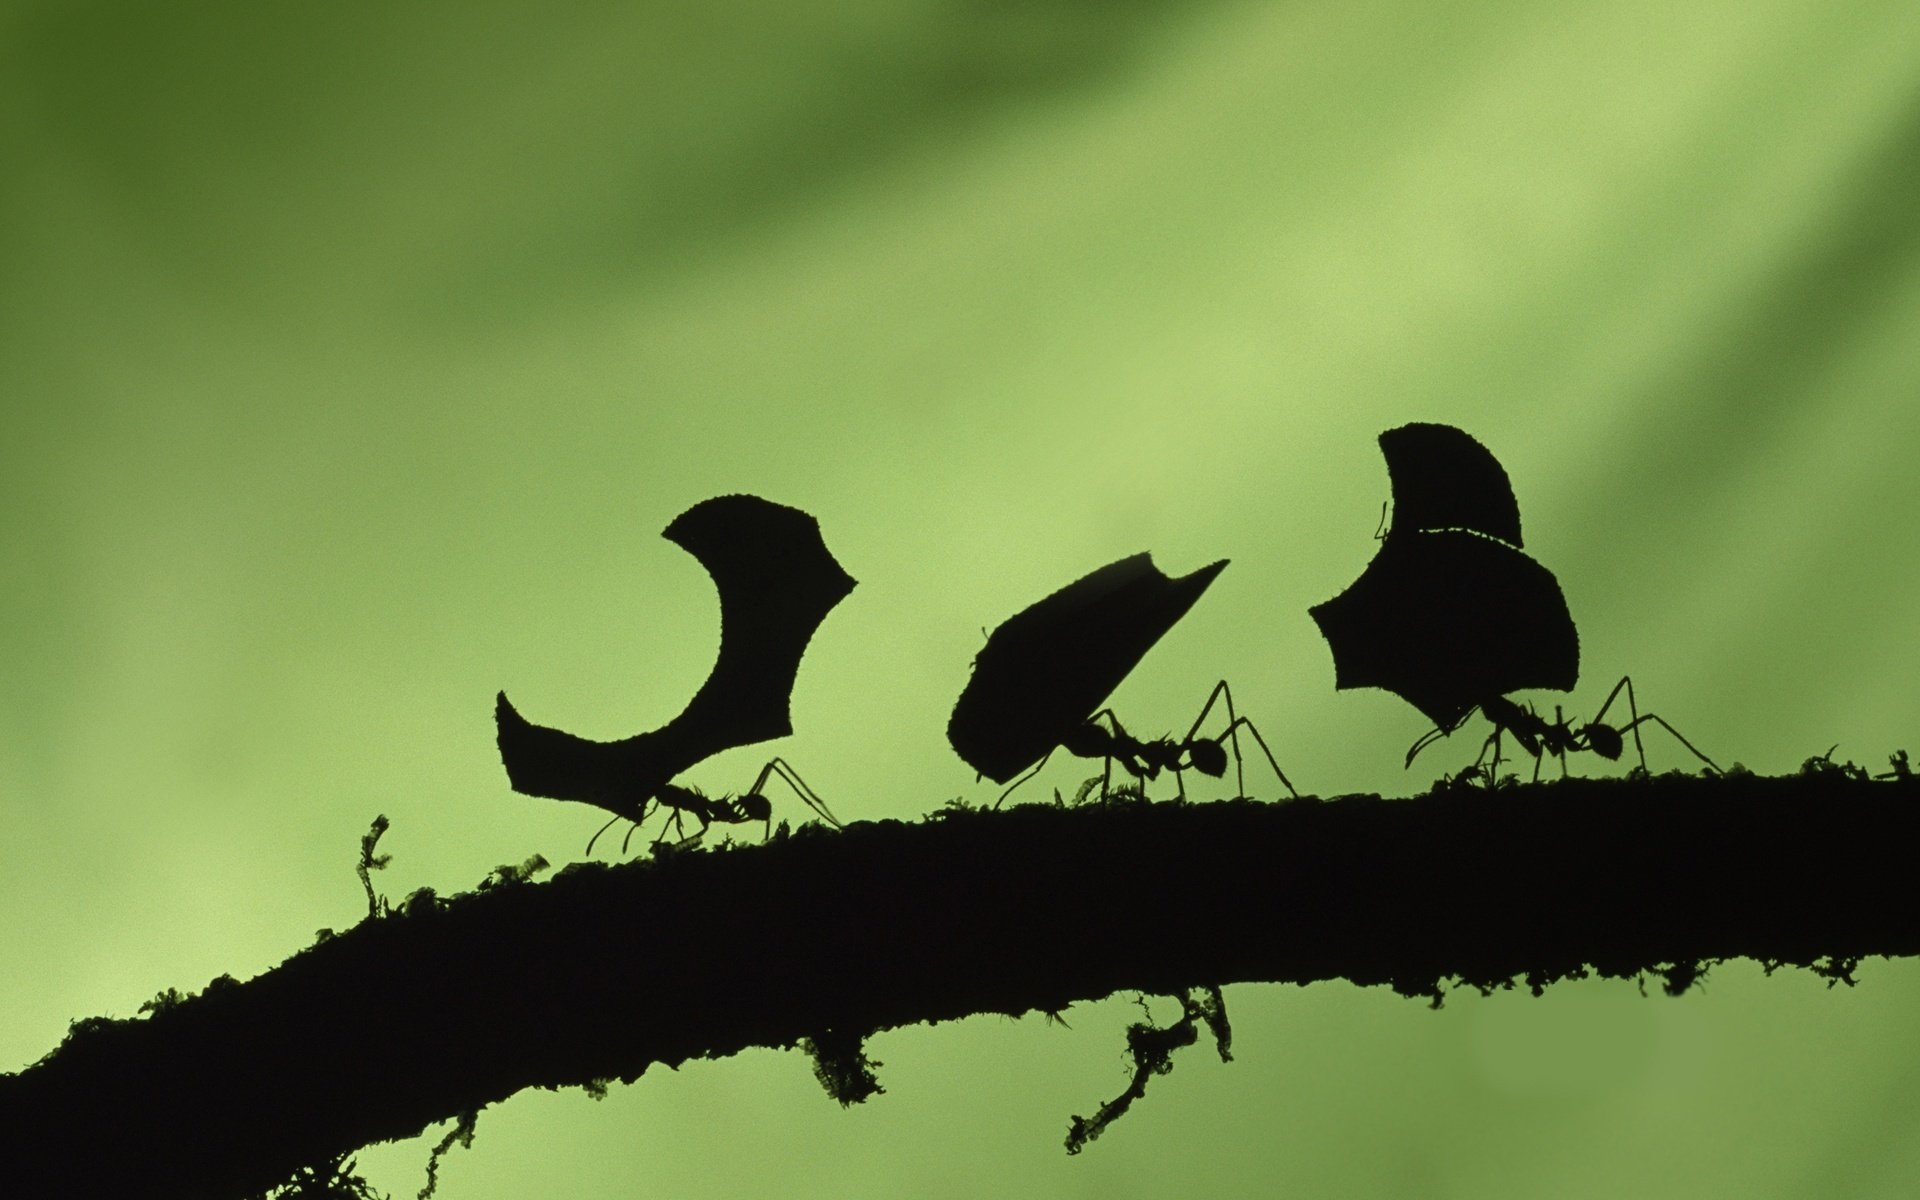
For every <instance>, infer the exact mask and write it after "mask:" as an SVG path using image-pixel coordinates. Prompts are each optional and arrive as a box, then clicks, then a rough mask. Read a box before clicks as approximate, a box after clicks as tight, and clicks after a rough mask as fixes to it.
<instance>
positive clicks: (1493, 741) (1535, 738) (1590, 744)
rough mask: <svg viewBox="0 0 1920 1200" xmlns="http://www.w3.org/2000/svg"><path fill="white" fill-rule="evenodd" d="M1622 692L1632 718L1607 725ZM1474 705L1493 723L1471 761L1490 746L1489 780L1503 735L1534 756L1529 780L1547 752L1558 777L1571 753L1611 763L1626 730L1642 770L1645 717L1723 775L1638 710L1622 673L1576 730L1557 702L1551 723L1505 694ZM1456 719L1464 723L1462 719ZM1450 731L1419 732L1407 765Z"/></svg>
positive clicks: (1651, 715)
mask: <svg viewBox="0 0 1920 1200" xmlns="http://www.w3.org/2000/svg"><path fill="white" fill-rule="evenodd" d="M1622 690H1624V691H1625V692H1626V693H1627V710H1628V711H1629V712H1630V713H1632V714H1633V716H1632V719H1631V720H1629V721H1628V722H1627V723H1626V724H1625V725H1619V726H1614V725H1607V724H1605V723H1604V722H1603V721H1602V718H1604V717H1605V716H1606V715H1607V710H1608V709H1609V708H1612V707H1613V702H1614V701H1615V700H1616V699H1618V698H1619V696H1620V693H1621V691H1622ZM1478 707H1479V709H1480V712H1481V714H1482V715H1484V716H1485V717H1486V718H1487V720H1488V721H1489V722H1491V723H1492V725H1493V732H1492V733H1490V734H1488V735H1487V740H1486V742H1485V743H1483V744H1482V745H1481V747H1480V756H1479V757H1478V758H1476V759H1474V760H1473V762H1474V766H1475V767H1476V768H1477V767H1479V765H1480V763H1481V760H1483V759H1485V758H1486V756H1487V750H1488V749H1489V748H1491V749H1492V751H1493V765H1492V767H1490V768H1489V769H1488V771H1487V777H1488V778H1489V779H1491V778H1493V776H1494V774H1495V773H1496V772H1498V770H1499V768H1500V737H1501V734H1503V733H1511V734H1512V735H1513V740H1514V741H1516V742H1519V743H1520V748H1521V749H1523V750H1525V751H1526V752H1527V753H1528V754H1531V755H1532V756H1533V778H1534V781H1535V782H1536V783H1537V782H1539V779H1540V764H1541V762H1542V761H1544V759H1545V758H1546V756H1547V755H1549V754H1551V755H1553V756H1554V757H1555V758H1558V759H1559V760H1560V773H1561V774H1562V775H1565V774H1566V773H1567V754H1568V753H1569V752H1571V751H1578V750H1591V751H1593V752H1594V753H1595V754H1598V755H1599V756H1600V757H1601V758H1604V759H1606V760H1608V761H1609V762H1614V761H1617V760H1618V759H1619V758H1620V755H1621V754H1622V753H1623V752H1624V751H1625V749H1626V735H1627V734H1629V733H1631V734H1632V735H1633V749H1634V752H1635V753H1636V754H1637V755H1639V758H1640V771H1641V773H1642V774H1645V773H1646V771H1647V751H1646V747H1645V746H1644V745H1642V744H1641V741H1640V726H1642V725H1644V724H1646V723H1647V722H1648V721H1652V722H1654V723H1655V724H1657V725H1659V726H1660V728H1662V729H1664V730H1666V731H1667V732H1668V733H1670V734H1672V735H1673V737H1674V740H1675V741H1678V742H1679V743H1680V744H1681V745H1682V746H1685V747H1686V748H1687V749H1688V750H1690V751H1692V752H1693V756H1694V757H1695V758H1697V759H1699V760H1700V761H1701V762H1703V763H1705V764H1707V769H1708V770H1710V771H1712V772H1713V773H1714V774H1715V775H1720V774H1724V772H1722V771H1721V770H1720V765H1719V764H1718V763H1716V762H1714V761H1713V760H1712V759H1711V758H1708V757H1707V756H1706V755H1705V754H1702V753H1701V752H1700V749H1699V747H1697V746H1695V745H1694V744H1693V743H1692V742H1690V741H1688V740H1687V739H1686V737H1685V735H1683V734H1682V733H1681V732H1680V731H1679V730H1678V729H1675V728H1674V727H1673V726H1672V725H1669V724H1668V723H1667V721H1666V719H1665V718H1664V717H1661V716H1659V715H1657V714H1655V713H1642V712H1641V711H1640V706H1639V704H1638V702H1637V701H1635V699H1634V696H1633V678H1632V676H1629V675H1622V676H1621V677H1620V682H1619V683H1616V684H1614V685H1613V690H1612V691H1611V692H1608V693H1607V699H1606V702H1605V703H1604V704H1602V705H1601V706H1600V711H1599V712H1597V713H1595V714H1594V715H1593V720H1591V721H1588V722H1586V723H1585V724H1583V725H1581V726H1580V727H1579V728H1577V729H1576V728H1575V727H1574V725H1573V723H1572V722H1571V721H1569V720H1567V719H1566V716H1565V715H1564V714H1563V713H1562V712H1561V709H1560V706H1559V705H1557V704H1556V705H1554V708H1553V720H1552V721H1548V720H1547V719H1546V718H1544V717H1542V716H1541V715H1540V714H1539V713H1537V712H1535V711H1534V710H1533V707H1532V705H1528V706H1527V707H1526V708H1522V707H1520V706H1519V705H1518V704H1515V703H1514V702H1513V701H1511V700H1509V699H1507V698H1506V697H1504V696H1495V697H1493V698H1491V699H1488V700H1482V701H1481V702H1480V703H1479V705H1478ZM1469 712H1471V710H1469ZM1461 720H1462V722H1464V720H1465V717H1462V718H1461ZM1459 727H1460V725H1459V724H1458V723H1456V724H1455V725H1454V726H1453V729H1458V728H1459ZM1453 729H1441V728H1439V727H1438V726H1436V727H1434V728H1433V729H1430V730H1428V731H1427V732H1426V733H1424V734H1422V735H1421V736H1420V738H1419V740H1417V741H1415V742H1414V743H1413V745H1412V746H1411V747H1410V748H1409V749H1408V750H1407V765H1408V766H1412V765H1413V757H1414V755H1416V754H1418V753H1420V751H1422V750H1424V749H1426V747H1427V746H1428V745H1429V744H1431V743H1432V742H1433V741H1434V740H1435V739H1437V738H1441V737H1445V736H1446V735H1447V734H1450V733H1452V732H1453Z"/></svg>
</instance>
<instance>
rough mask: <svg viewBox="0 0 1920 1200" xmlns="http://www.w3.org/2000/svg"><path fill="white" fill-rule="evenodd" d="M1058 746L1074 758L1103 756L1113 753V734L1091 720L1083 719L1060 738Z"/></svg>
mask: <svg viewBox="0 0 1920 1200" xmlns="http://www.w3.org/2000/svg"><path fill="white" fill-rule="evenodd" d="M1060 748H1061V749H1062V750H1065V751H1066V752H1067V753H1068V754H1071V755H1073V756H1075V757H1076V758H1105V757H1106V756H1107V755H1109V754H1111V753H1113V735H1112V734H1111V733H1108V732H1107V731H1106V730H1105V729H1103V728H1101V727H1100V726H1099V725H1096V724H1094V723H1093V722H1092V721H1083V722H1081V723H1080V724H1078V725H1075V726H1074V727H1073V728H1072V729H1071V730H1070V731H1068V733H1067V736H1065V737H1063V738H1061V739H1060Z"/></svg>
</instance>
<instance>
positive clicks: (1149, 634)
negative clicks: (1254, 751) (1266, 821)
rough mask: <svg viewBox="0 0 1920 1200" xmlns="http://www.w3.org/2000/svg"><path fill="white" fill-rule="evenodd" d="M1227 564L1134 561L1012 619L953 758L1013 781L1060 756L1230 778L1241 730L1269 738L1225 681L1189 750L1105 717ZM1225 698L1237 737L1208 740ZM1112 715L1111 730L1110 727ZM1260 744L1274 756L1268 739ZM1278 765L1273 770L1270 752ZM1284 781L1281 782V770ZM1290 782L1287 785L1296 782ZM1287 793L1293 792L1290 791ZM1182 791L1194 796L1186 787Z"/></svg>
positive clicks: (967, 706)
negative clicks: (1238, 705)
mask: <svg viewBox="0 0 1920 1200" xmlns="http://www.w3.org/2000/svg"><path fill="white" fill-rule="evenodd" d="M1226 565H1227V560H1226V559H1221V560H1220V561H1219V562H1216V563H1212V564H1210V565H1208V566H1205V567H1202V568H1200V569H1199V570H1198V571H1195V572H1193V573H1192V574H1190V575H1184V576H1182V577H1180V578H1178V579H1171V578H1168V576H1167V575H1166V574H1165V573H1164V572H1162V571H1161V570H1160V568H1158V567H1156V566H1154V565H1153V559H1152V557H1151V556H1150V555H1147V554H1135V555H1132V556H1130V557H1127V558H1123V559H1121V560H1119V561H1118V562H1112V563H1108V564H1107V565H1106V566H1104V567H1101V568H1100V569H1099V570H1097V571H1094V572H1093V573H1092V574H1089V575H1086V576H1083V577H1082V578H1080V579H1076V580H1074V581H1073V582H1072V583H1070V584H1068V585H1067V586H1066V587H1063V588H1061V589H1060V590H1059V591H1057V592H1055V593H1053V594H1052V595H1051V596H1048V597H1046V598H1045V599H1044V600H1040V601H1038V602H1037V603H1035V604H1032V605H1030V606H1029V607H1027V608H1025V609H1023V610H1021V611H1020V612H1018V613H1015V614H1014V615H1013V616H1011V617H1008V618H1007V619H1006V620H1005V621H1003V622H1002V623H1001V624H1000V627H999V628H998V629H995V630H994V631H993V633H992V635H990V636H989V637H988V638H987V644H986V646H985V647H984V648H982V649H981V651H980V653H979V655H978V656H976V657H975V658H974V660H973V674H972V676H971V677H970V678H969V679H968V680H967V686H966V687H965V688H964V689H963V690H962V691H961V693H960V699H959V701H958V702H957V703H956V704H955V705H954V708H953V717H952V719H951V720H950V721H948V722H947V740H948V741H949V742H951V743H952V744H953V748H954V751H955V752H956V753H957V754H959V755H960V757H961V758H962V759H964V760H965V761H966V763H967V765H969V766H971V767H972V768H973V769H974V770H976V771H978V772H980V773H981V774H982V775H985V776H986V777H987V778H989V779H991V780H993V781H994V782H995V783H1006V782H1007V781H1008V780H1014V777H1015V776H1016V775H1020V773H1021V772H1022V771H1026V770H1027V769H1028V768H1029V767H1031V768H1033V769H1034V770H1038V769H1039V767H1040V765H1041V764H1044V763H1045V762H1046V759H1047V756H1048V755H1050V754H1052V753H1053V751H1054V750H1055V749H1056V748H1065V749H1066V750H1067V751H1068V752H1069V753H1071V754H1076V755H1079V756H1081V757H1086V758H1101V759H1104V760H1105V761H1106V763H1107V769H1108V771H1109V772H1110V771H1111V769H1112V763H1113V762H1114V761H1115V760H1118V761H1119V762H1120V764H1121V765H1122V766H1124V767H1125V768H1126V769H1127V770H1128V771H1129V772H1131V773H1132V774H1133V775H1135V776H1136V777H1139V778H1141V779H1152V778H1155V777H1157V776H1158V774H1159V772H1160V771H1161V770H1163V769H1164V770H1171V771H1173V772H1174V773H1175V775H1176V777H1177V776H1178V775H1179V773H1180V772H1181V771H1183V770H1185V769H1187V768H1189V767H1191V768H1194V769H1197V770H1200V771H1202V772H1204V773H1205V774H1208V775H1212V776H1215V777H1216V778H1217V777H1219V776H1221V775H1223V774H1224V773H1225V771H1226V756H1225V754H1224V753H1223V752H1221V750H1220V744H1221V743H1222V742H1223V741H1226V740H1227V739H1229V738H1231V739H1232V741H1233V746H1234V754H1235V759H1236V761H1237V760H1238V756H1239V748H1240V743H1239V731H1240V729H1241V728H1242V727H1245V728H1247V729H1248V731H1249V732H1252V733H1253V734H1254V736H1255V737H1259V734H1258V732H1257V731H1256V730H1254V729H1253V727H1252V725H1251V724H1250V723H1249V722H1247V721H1246V720H1245V719H1244V718H1242V717H1240V716H1238V715H1237V714H1235V713H1234V712H1233V700H1232V695H1231V693H1229V692H1227V690H1226V684H1225V683H1224V682H1223V683H1221V684H1219V685H1218V686H1216V687H1215V688H1214V692H1213V695H1212V696H1210V697H1209V698H1208V700H1207V704H1206V707H1205V708H1203V709H1202V710H1201V712H1200V717H1199V718H1198V719H1197V720H1196V721H1195V722H1194V725H1193V728H1192V729H1189V730H1188V731H1187V736H1186V737H1185V738H1184V739H1182V740H1180V741H1178V742H1176V741H1173V740H1172V739H1167V738H1160V739H1155V740H1152V741H1142V740H1140V739H1138V738H1135V737H1134V736H1133V735H1131V734H1129V733H1128V732H1127V731H1126V730H1125V729H1124V728H1123V727H1122V726H1121V724H1120V722H1119V720H1118V719H1116V718H1115V717H1114V715H1113V712H1112V710H1111V709H1100V711H1098V712H1095V711H1094V710H1095V708H1096V706H1098V705H1099V704H1100V702H1101V701H1103V700H1105V699H1106V698H1107V696H1108V694H1110V693H1111V692H1112V691H1113V689H1114V688H1116V687H1118V686H1120V681H1121V680H1123V679H1125V678H1126V677H1127V672H1129V671H1131V670H1133V668H1134V666H1135V665H1136V664H1138V663H1139V661H1140V659H1141V658H1142V657H1144V656H1145V655H1146V653H1147V651H1148V650H1150V649H1152V647H1153V644H1154V643H1155V642H1157V641H1159V640H1160V638H1161V636H1162V635H1163V634H1165V633H1166V632H1167V630H1169V629H1171V628H1173V625H1174V623H1175V622H1176V621H1178V620H1179V619H1180V618H1181V617H1183V616H1185V615H1186V613H1187V610H1188V609H1190V608H1192V607H1193V603H1194V601H1196V600H1198V599H1199V598H1200V594H1201V593H1202V592H1204V591H1206V590H1207V585H1209V584H1211V583H1212V582H1213V579H1214V576H1216V575H1218V574H1219V573H1220V572H1221V571H1222V570H1224V569H1225V568H1226ZM1223 695H1224V696H1225V697H1226V703H1227V708H1228V725H1227V729H1226V731H1225V732H1223V733H1221V734H1220V736H1219V737H1217V738H1205V739H1197V738H1196V737H1195V734H1196V732H1197V731H1198V729H1199V727H1200V722H1201V721H1204V720H1205V719H1206V716H1207V713H1208V712H1210V711H1211V710H1212V708H1213V704H1214V702H1215V701H1216V700H1217V699H1220V698H1221V697H1222V696H1223ZM1103 717H1104V718H1105V719H1106V721H1107V722H1108V724H1107V726H1105V727H1103V726H1101V725H1100V723H1099V722H1100V720H1101V718H1103ZM1261 748H1262V749H1265V748H1266V742H1265V739H1261ZM1267 757H1268V760H1269V761H1270V762H1271V761H1272V758H1273V756H1272V753H1271V752H1270V751H1269V752H1268V755H1267ZM1274 773H1275V774H1280V767H1279V765H1278V764H1277V763H1275V764H1274ZM1029 774H1031V772H1029ZM1026 778H1027V776H1021V777H1020V779H1018V780H1014V783H1013V786H1010V787H1009V788H1008V789H1007V791H1006V792H1003V793H1001V797H1000V798H1001V799H1002V800H1005V799H1006V796H1007V794H1008V793H1010V792H1012V791H1013V788H1014V787H1017V786H1019V784H1020V783H1021V782H1024V781H1025V779H1026ZM1280 778H1281V780H1282V781H1283V782H1284V781H1285V779H1286V776H1285V775H1281V776H1280ZM1287 788H1288V790H1289V791H1292V785H1291V784H1288V785H1287ZM1181 790H1182V794H1184V793H1185V786H1184V784H1183V785H1182V789H1181ZM1241 790H1242V791H1244V790H1245V787H1244V781H1243V783H1242V789H1241Z"/></svg>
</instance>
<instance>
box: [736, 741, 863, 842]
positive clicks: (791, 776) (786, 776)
mask: <svg viewBox="0 0 1920 1200" xmlns="http://www.w3.org/2000/svg"><path fill="white" fill-rule="evenodd" d="M776 772H777V773H778V774H779V776H780V778H781V779H783V780H785V781H786V784H787V786H788V787H790V788H792V789H793V791H794V794H795V795H797V796H799V797H800V799H801V800H802V801H804V802H805V804H806V806H807V807H808V808H811V809H812V810H813V811H814V812H816V813H819V814H820V816H821V817H822V818H823V819H824V820H825V821H826V822H827V824H829V825H831V826H833V827H834V828H835V829H845V828H846V826H844V825H842V824H841V823H840V820H839V818H837V817H835V816H834V815H833V813H832V811H831V810H829V809H828V808H827V802H826V801H825V800H822V799H821V798H820V793H818V792H816V791H814V790H813V789H812V788H811V787H809V786H807V781H806V780H804V779H802V778H800V772H798V771H796V770H794V769H793V764H792V763H790V762H788V761H787V760H786V759H784V758H779V757H775V758H774V759H773V760H772V761H770V762H768V763H767V765H766V766H764V767H762V768H760V778H758V779H756V780H754V781H753V788H752V794H754V795H761V794H763V793H761V791H760V789H761V788H763V787H765V786H766V784H767V777H768V776H769V775H772V774H775V773H776ZM767 824H768V826H769V827H771V826H772V824H773V818H772V817H768V818H767Z"/></svg>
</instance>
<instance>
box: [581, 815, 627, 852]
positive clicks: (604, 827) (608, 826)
mask: <svg viewBox="0 0 1920 1200" xmlns="http://www.w3.org/2000/svg"><path fill="white" fill-rule="evenodd" d="M619 819H620V814H618V813H615V814H614V815H613V816H612V817H611V818H609V819H608V821H607V823H606V824H605V825H602V826H601V827H600V828H599V829H597V830H595V831H594V835H593V836H592V837H590V838H588V839H587V849H586V853H588V854H592V853H593V844H594V843H595V842H597V841H599V840H600V835H601V834H603V833H605V832H606V831H607V830H609V829H612V828H613V823H614V822H615V821H618V820H619Z"/></svg>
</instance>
